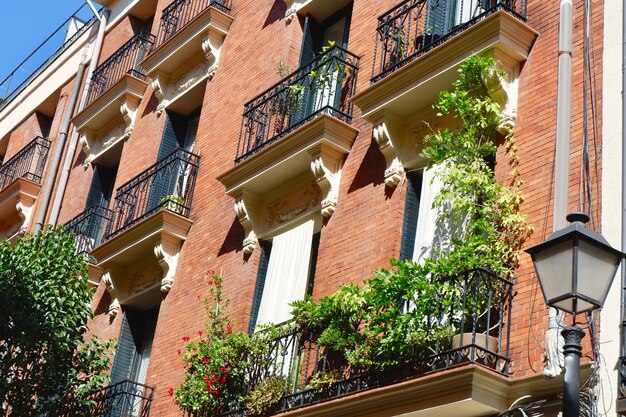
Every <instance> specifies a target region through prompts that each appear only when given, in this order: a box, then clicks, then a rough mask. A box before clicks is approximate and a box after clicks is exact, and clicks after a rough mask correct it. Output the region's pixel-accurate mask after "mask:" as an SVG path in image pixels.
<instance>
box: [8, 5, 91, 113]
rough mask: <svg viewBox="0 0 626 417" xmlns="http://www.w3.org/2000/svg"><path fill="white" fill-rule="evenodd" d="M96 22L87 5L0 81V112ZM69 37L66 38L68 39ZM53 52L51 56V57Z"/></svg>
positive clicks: (80, 8) (79, 9)
mask: <svg viewBox="0 0 626 417" xmlns="http://www.w3.org/2000/svg"><path fill="white" fill-rule="evenodd" d="M96 21H97V19H96V17H95V16H93V13H92V12H91V10H90V9H89V7H88V6H87V5H86V4H83V5H82V6H81V7H79V8H78V10H76V11H75V12H74V13H73V14H72V15H71V16H70V17H69V18H67V19H66V20H65V21H64V22H63V23H62V24H61V25H60V26H59V27H58V28H56V29H55V30H54V31H53V32H52V33H51V34H50V35H48V37H47V38H46V39H45V40H44V41H43V42H42V43H41V44H39V46H37V47H36V48H35V49H34V50H33V51H32V52H31V53H30V54H29V55H28V56H27V57H26V58H25V59H24V60H23V61H22V62H20V63H19V64H18V65H17V67H16V68H15V69H14V70H12V71H11V72H10V73H9V75H7V76H6V77H5V78H4V79H3V80H2V81H0V110H2V109H3V108H4V107H5V106H6V105H7V104H8V103H10V102H11V100H13V99H14V98H15V97H16V96H17V95H18V94H19V93H20V92H21V91H22V90H23V89H24V88H25V87H26V86H27V85H28V84H29V83H30V82H31V81H32V80H33V79H34V78H35V77H36V76H37V75H39V74H40V73H41V72H42V71H43V70H44V69H45V68H46V67H47V66H48V65H49V64H50V63H51V62H52V61H54V60H55V59H56V58H57V57H58V56H59V55H61V54H62V53H63V52H64V51H65V50H66V49H67V48H68V47H69V46H70V45H72V44H73V43H74V42H75V41H76V40H77V39H78V38H80V37H81V36H82V35H83V34H84V33H85V32H86V31H87V30H89V29H90V28H91V27H92V25H93V24H94V23H95V22H96ZM68 35H69V36H68ZM51 52H52V53H51Z"/></svg>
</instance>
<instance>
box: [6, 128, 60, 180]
mask: <svg viewBox="0 0 626 417" xmlns="http://www.w3.org/2000/svg"><path fill="white" fill-rule="evenodd" d="M49 148H50V141H48V139H44V138H42V137H36V138H35V139H33V140H32V141H31V142H30V143H29V144H28V145H26V146H25V147H24V148H22V149H21V150H20V151H19V152H18V153H17V154H15V156H13V157H12V158H11V159H9V160H8V161H6V162H5V163H3V164H2V166H0V191H2V190H4V189H5V188H6V187H7V186H8V185H9V184H11V183H12V182H13V181H15V180H16V179H18V178H25V179H27V180H31V181H33V182H36V183H41V178H42V176H43V170H44V167H45V166H46V159H47V157H48V149H49Z"/></svg>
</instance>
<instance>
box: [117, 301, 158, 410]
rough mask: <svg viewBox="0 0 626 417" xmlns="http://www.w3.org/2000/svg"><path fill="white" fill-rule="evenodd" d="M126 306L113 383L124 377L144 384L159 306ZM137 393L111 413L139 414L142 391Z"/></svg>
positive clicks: (121, 380)
mask: <svg viewBox="0 0 626 417" xmlns="http://www.w3.org/2000/svg"><path fill="white" fill-rule="evenodd" d="M124 310H125V311H124V318H123V320H122V329H121V330H120V334H119V337H118V341H117V343H118V347H117V352H116V353H115V359H114V361H113V367H112V368H111V384H116V383H119V382H124V381H130V382H133V383H138V384H144V383H145V382H146V376H147V372H148V364H149V362H150V354H151V352H152V344H153V341H154V331H155V329H156V324H157V318H158V315H159V307H155V308H153V309H150V310H147V311H139V310H133V309H130V308H125V309H124ZM138 389H140V387H138ZM136 394H137V395H136V396H133V397H132V398H131V401H128V402H122V404H121V405H120V407H121V408H120V409H116V410H113V412H112V414H110V415H111V416H127V415H132V416H134V415H137V413H138V412H139V408H140V406H141V393H140V392H136Z"/></svg>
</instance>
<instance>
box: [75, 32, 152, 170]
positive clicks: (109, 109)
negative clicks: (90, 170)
mask: <svg viewBox="0 0 626 417" xmlns="http://www.w3.org/2000/svg"><path fill="white" fill-rule="evenodd" d="M153 43H154V37H153V36H151V35H150V34H149V33H146V32H140V33H138V34H137V35H135V36H133V37H132V38H131V39H130V40H129V41H128V42H126V43H125V44H124V45H123V46H122V47H121V48H120V49H118V50H117V51H116V52H115V53H114V54H113V55H111V56H110V57H109V58H108V59H107V60H106V61H104V62H103V63H102V64H101V65H100V66H99V67H98V68H96V70H95V71H94V72H93V75H92V77H91V85H90V86H89V91H88V92H87V105H86V106H85V108H84V109H83V110H82V111H81V112H79V113H78V114H77V115H76V116H75V117H74V119H73V120H72V121H73V123H74V125H75V126H76V129H77V130H78V132H79V133H80V134H81V135H82V137H81V145H82V146H83V150H84V151H85V154H86V155H87V159H86V161H85V164H90V163H91V162H93V161H94V160H96V159H97V158H99V157H101V156H102V155H103V154H104V153H105V152H106V151H107V150H109V149H111V148H113V147H114V146H115V145H117V144H118V143H120V142H121V141H123V140H124V139H126V138H128V136H130V134H131V133H132V131H133V128H134V126H135V120H136V117H137V108H138V107H139V103H140V102H141V99H142V98H143V94H144V92H145V91H146V88H147V87H148V84H147V83H146V74H145V72H144V71H143V69H142V68H141V66H139V62H140V61H141V60H142V59H143V57H144V56H145V55H146V53H147V52H148V50H149V48H150V45H152V44H153Z"/></svg>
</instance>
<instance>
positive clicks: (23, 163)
mask: <svg viewBox="0 0 626 417" xmlns="http://www.w3.org/2000/svg"><path fill="white" fill-rule="evenodd" d="M49 148H50V142H49V141H48V139H44V138H41V137H37V138H35V139H33V140H32V141H31V142H30V143H29V144H28V145H26V146H25V147H24V148H22V149H21V150H20V151H19V152H18V153H17V154H15V156H13V157H12V158H11V159H9V160H8V161H6V162H5V163H4V164H2V166H0V219H1V220H0V236H2V237H3V238H9V239H10V240H13V239H15V238H16V237H17V236H19V235H21V234H23V233H24V232H25V231H26V230H27V228H28V226H29V224H30V221H31V218H32V215H33V209H34V206H35V201H36V200H37V195H38V194H39V191H40V190H41V181H42V177H43V173H44V168H45V166H46V160H47V157H48V150H49Z"/></svg>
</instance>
